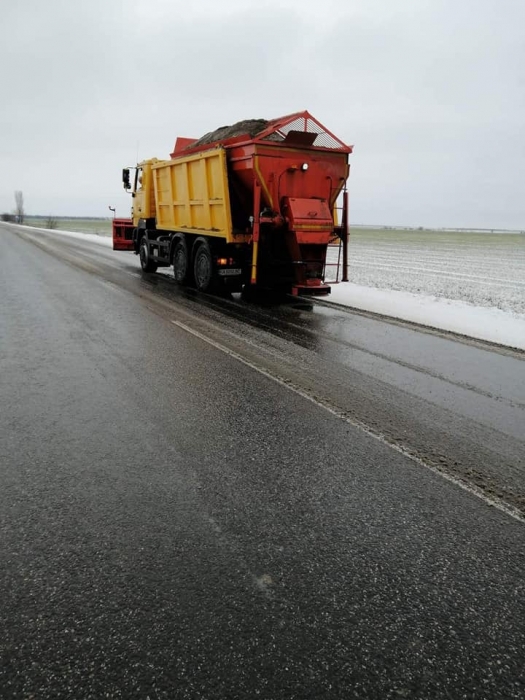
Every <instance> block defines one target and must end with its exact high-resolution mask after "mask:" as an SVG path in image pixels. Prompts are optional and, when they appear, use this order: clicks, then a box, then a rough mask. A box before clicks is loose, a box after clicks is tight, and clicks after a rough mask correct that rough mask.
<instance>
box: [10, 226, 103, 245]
mask: <svg viewBox="0 0 525 700" xmlns="http://www.w3.org/2000/svg"><path fill="white" fill-rule="evenodd" d="M9 226H15V227H16V228H18V229H21V230H23V231H39V232H40V233H45V234H47V235H51V236H64V237H65V238H78V239H79V240H81V241H91V242H92V243H98V245H103V246H105V247H106V248H112V247H113V239H112V238H111V237H110V236H99V235H98V234H96V233H78V232H77V231H64V230H62V229H59V228H52V229H49V228H38V227H37V226H26V225H21V224H11V223H10V224H9Z"/></svg>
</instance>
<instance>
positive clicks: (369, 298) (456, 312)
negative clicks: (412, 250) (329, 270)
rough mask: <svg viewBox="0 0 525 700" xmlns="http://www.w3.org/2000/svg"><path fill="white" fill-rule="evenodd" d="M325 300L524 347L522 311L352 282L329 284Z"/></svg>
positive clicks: (490, 340)
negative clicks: (520, 312) (474, 304)
mask: <svg viewBox="0 0 525 700" xmlns="http://www.w3.org/2000/svg"><path fill="white" fill-rule="evenodd" d="M325 301H326V302H328V303H330V302H332V303H334V304H340V305H342V306H350V307H353V308H355V309H361V310H363V311H372V312H374V313H378V314H383V315H385V316H391V317H393V318H398V319H402V320H404V321H412V322H413V323H419V324H421V325H423V326H429V327H432V328H439V329H440V330H446V331H452V332H453V333H459V334H461V335H466V336H469V337H471V338H477V339H479V340H487V341H489V342H492V343H498V344H499V345H507V346H509V347H513V348H519V349H521V350H525V314H518V313H513V312H509V311H501V310H500V309H496V308H493V307H492V308H489V307H481V306H473V305H471V304H468V303H466V302H463V301H456V300H453V299H443V298H440V297H433V296H427V295H424V294H413V293H412V292H401V291H395V290H391V289H378V288H377V287H364V286H362V285H358V284H353V283H352V282H341V283H340V284H334V285H332V294H331V295H330V296H329V297H327V298H326V299H325Z"/></svg>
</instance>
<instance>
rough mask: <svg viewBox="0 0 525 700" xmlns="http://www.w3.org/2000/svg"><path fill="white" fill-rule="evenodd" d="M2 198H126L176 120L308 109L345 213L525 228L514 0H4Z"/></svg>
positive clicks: (522, 68)
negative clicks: (322, 128)
mask: <svg viewBox="0 0 525 700" xmlns="http://www.w3.org/2000/svg"><path fill="white" fill-rule="evenodd" d="M0 19H1V41H0V85H1V91H2V95H1V103H0V163H1V166H2V167H1V170H0V212H3V211H11V210H12V209H13V208H14V194H13V193H14V191H15V190H22V191H23V192H24V197H25V203H26V211H27V212H28V213H32V214H54V215H77V216H82V215H89V216H107V215H108V214H109V212H108V205H114V206H115V205H116V207H117V214H118V215H119V216H127V215H128V214H129V209H130V203H131V200H130V198H129V196H128V195H126V194H125V193H124V192H123V190H122V186H121V169H122V167H124V166H129V165H134V164H135V163H136V161H137V154H138V156H139V158H148V157H152V156H156V157H158V158H167V157H169V153H170V152H171V150H172V148H173V144H174V142H175V138H176V136H178V135H179V136H188V137H195V138H197V137H200V136H202V135H203V134H204V133H205V132H207V131H210V130H213V129H215V128H216V127H219V126H222V125H225V124H231V123H233V122H236V121H238V120H240V119H245V118H260V117H263V118H274V117H277V116H280V115H282V114H287V113H289V112H295V111H298V110H303V109H308V110H309V111H310V112H311V113H312V114H313V115H314V116H315V117H317V119H319V120H320V121H321V122H323V123H324V124H325V125H326V126H327V127H328V128H329V129H330V130H331V131H333V132H334V133H335V134H336V135H337V136H339V137H340V138H341V139H342V140H343V141H346V142H347V143H351V144H355V151H354V154H353V155H352V156H351V157H350V158H351V163H352V170H351V175H350V182H349V191H350V198H351V199H350V202H351V219H352V221H354V222H359V223H366V224H374V223H378V224H407V225H414V226H419V225H423V226H458V227H461V226H472V227H476V226H478V227H487V228H490V227H504V228H521V229H523V228H525V193H524V188H525V0H322V1H318V2H314V1H313V0H185V1H184V2H180V1H179V0H45V1H44V0H16V1H15V0H1V1H0Z"/></svg>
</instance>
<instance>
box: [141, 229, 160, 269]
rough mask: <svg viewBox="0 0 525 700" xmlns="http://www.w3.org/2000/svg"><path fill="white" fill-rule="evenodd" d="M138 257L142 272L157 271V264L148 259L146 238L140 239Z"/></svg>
mask: <svg viewBox="0 0 525 700" xmlns="http://www.w3.org/2000/svg"><path fill="white" fill-rule="evenodd" d="M139 257H140V266H141V267H142V271H143V272H156V271H157V263H155V262H153V260H152V259H151V258H150V254H149V247H148V239H147V238H146V236H142V238H141V239H140V248H139Z"/></svg>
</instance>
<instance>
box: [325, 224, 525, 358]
mask: <svg viewBox="0 0 525 700" xmlns="http://www.w3.org/2000/svg"><path fill="white" fill-rule="evenodd" d="M350 241H351V242H350V248H349V279H350V282H349V283H341V284H338V285H334V286H333V287H332V294H331V296H330V297H329V300H330V301H331V302H334V303H336V304H343V305H345V306H352V307H354V308H357V309H363V310H367V311H373V312H375V313H380V314H384V315H386V316H393V317H395V318H399V319H403V320H407V321H413V322H415V323H420V324H422V325H425V326H432V327H434V328H440V329H443V330H449V331H453V332H455V333H461V334H463V335H467V336H470V337H473V338H478V339H480V340H488V341H491V342H494V343H500V344H502V345H508V346H511V347H516V348H520V349H525V235H523V234H513V233H488V232H487V233H475V232H464V231H463V232H451V231H405V230H378V229H353V230H352V232H351V239H350ZM336 259H337V253H336V252H335V251H332V253H331V257H330V260H331V261H332V262H335V261H336Z"/></svg>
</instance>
